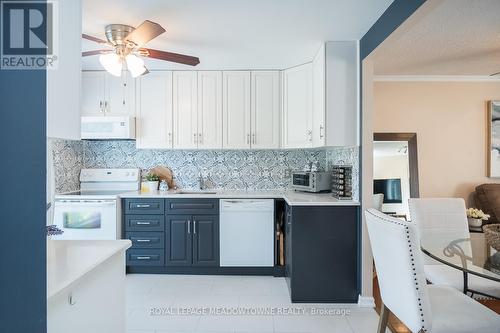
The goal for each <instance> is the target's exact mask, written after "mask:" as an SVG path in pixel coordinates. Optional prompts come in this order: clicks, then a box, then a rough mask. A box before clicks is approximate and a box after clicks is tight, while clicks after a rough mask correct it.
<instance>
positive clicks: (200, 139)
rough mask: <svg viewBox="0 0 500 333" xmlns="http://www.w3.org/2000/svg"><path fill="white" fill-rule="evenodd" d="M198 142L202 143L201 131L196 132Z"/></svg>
mask: <svg viewBox="0 0 500 333" xmlns="http://www.w3.org/2000/svg"><path fill="white" fill-rule="evenodd" d="M198 142H199V143H203V136H202V135H201V133H198Z"/></svg>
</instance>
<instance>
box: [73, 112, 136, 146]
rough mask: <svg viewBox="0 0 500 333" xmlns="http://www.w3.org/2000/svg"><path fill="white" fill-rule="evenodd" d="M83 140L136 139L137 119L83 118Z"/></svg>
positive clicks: (114, 117) (119, 117)
mask: <svg viewBox="0 0 500 333" xmlns="http://www.w3.org/2000/svg"><path fill="white" fill-rule="evenodd" d="M81 136H82V139H87V140H102V139H122V140H123V139H128V140H130V139H135V118H134V117H128V116H95V117H92V116H84V117H82V129H81Z"/></svg>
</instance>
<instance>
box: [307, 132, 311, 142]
mask: <svg viewBox="0 0 500 333" xmlns="http://www.w3.org/2000/svg"><path fill="white" fill-rule="evenodd" d="M306 135H307V137H308V140H309V142H311V141H312V130H307V131H306Z"/></svg>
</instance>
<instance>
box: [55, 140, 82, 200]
mask: <svg viewBox="0 0 500 333" xmlns="http://www.w3.org/2000/svg"><path fill="white" fill-rule="evenodd" d="M49 147H52V160H53V166H54V177H55V193H64V192H70V191H77V190H78V189H79V188H80V182H79V177H80V170H81V169H82V168H83V142H82V141H71V140H60V139H49Z"/></svg>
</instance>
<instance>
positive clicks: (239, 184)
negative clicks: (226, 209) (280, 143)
mask: <svg viewBox="0 0 500 333" xmlns="http://www.w3.org/2000/svg"><path fill="white" fill-rule="evenodd" d="M52 147H53V155H54V162H55V174H56V190H57V192H65V191H70V190H74V189H77V188H78V175H79V172H80V169H81V168H140V169H142V170H143V172H147V171H148V170H149V169H151V168H153V167H155V166H157V165H164V166H168V167H170V168H171V169H172V171H173V172H174V176H175V178H176V182H177V185H178V186H179V187H181V188H196V187H197V186H198V176H199V174H200V173H202V174H203V175H204V177H205V178H206V179H207V181H208V183H210V184H211V187H212V188H215V189H238V190H271V189H286V188H288V187H289V186H290V171H295V170H301V169H302V168H303V167H304V165H305V164H307V163H309V162H318V164H319V166H320V168H322V169H325V168H329V167H330V166H331V165H332V164H352V165H353V169H354V170H353V171H354V172H353V173H354V174H355V177H356V179H353V183H354V184H355V189H354V192H355V193H354V195H355V197H356V198H357V193H358V190H357V187H358V186H357V170H358V168H359V166H358V148H357V147H354V148H333V149H330V148H329V149H289V150H281V149H280V150H143V149H136V148H135V142H134V141H67V140H57V139H54V140H53V145H52Z"/></svg>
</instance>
